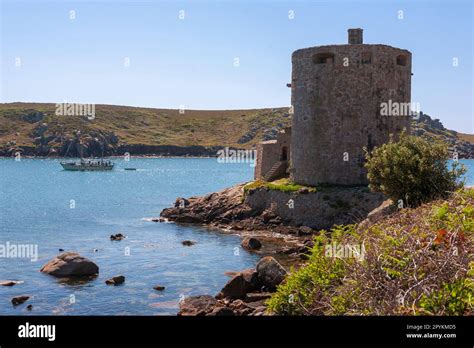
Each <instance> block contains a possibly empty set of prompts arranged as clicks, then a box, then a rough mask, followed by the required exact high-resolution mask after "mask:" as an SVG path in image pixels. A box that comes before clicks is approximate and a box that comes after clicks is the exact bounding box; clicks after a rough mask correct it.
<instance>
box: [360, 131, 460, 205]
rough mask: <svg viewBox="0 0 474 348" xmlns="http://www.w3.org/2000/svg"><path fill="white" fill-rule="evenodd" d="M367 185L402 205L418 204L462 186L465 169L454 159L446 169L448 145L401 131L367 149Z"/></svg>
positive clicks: (442, 195)
mask: <svg viewBox="0 0 474 348" xmlns="http://www.w3.org/2000/svg"><path fill="white" fill-rule="evenodd" d="M366 159H367V162H366V164H365V167H366V168H367V171H368V174H367V177H368V179H369V183H370V185H369V187H370V188H371V189H372V190H374V191H378V192H382V193H384V194H386V195H387V196H388V197H390V198H391V199H392V200H393V201H395V202H398V201H399V200H403V203H404V205H405V206H418V205H420V204H421V203H423V202H428V201H431V200H434V199H436V198H445V197H447V196H448V195H449V192H453V191H455V190H456V189H458V188H459V187H460V186H462V185H461V184H460V183H459V178H460V176H461V175H462V174H464V173H465V169H464V168H463V167H462V166H459V164H458V163H457V162H454V163H453V165H452V168H451V169H448V165H447V161H448V159H449V152H448V147H447V144H445V143H443V142H440V141H435V140H430V141H428V140H426V139H423V138H421V137H415V136H410V135H406V134H405V133H403V134H402V135H401V136H400V140H399V141H398V142H394V141H393V139H391V140H390V142H388V143H386V144H384V145H382V146H380V147H377V148H375V149H374V150H373V151H372V152H371V153H369V152H367V151H366Z"/></svg>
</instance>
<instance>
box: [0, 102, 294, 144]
mask: <svg viewBox="0 0 474 348" xmlns="http://www.w3.org/2000/svg"><path fill="white" fill-rule="evenodd" d="M34 111H40V112H43V113H44V114H45V115H47V116H46V117H45V119H44V120H42V121H41V122H39V123H43V122H46V123H47V124H48V133H49V134H61V135H70V134H71V133H72V131H73V130H76V129H80V130H81V132H82V133H83V134H86V133H88V132H90V131H91V130H98V131H107V132H114V133H115V134H116V135H118V136H119V138H120V141H121V142H124V143H129V144H146V145H177V146H189V145H203V146H213V145H222V146H236V147H237V146H238V147H242V148H243V147H250V146H251V145H253V144H255V143H257V142H258V141H261V139H262V136H263V131H264V130H265V129H268V128H271V127H273V126H275V125H277V124H281V123H283V124H289V122H290V118H289V117H288V109H287V108H278V109H259V110H222V111H219V110H217V111H196V110H186V111H185V113H184V114H180V113H179V111H178V110H171V109H151V108H136V107H127V106H113V105H97V106H96V117H95V119H94V120H88V119H87V118H85V117H78V116H56V115H55V105H54V104H31V103H8V104H0V144H5V143H7V142H8V141H11V140H15V141H16V143H17V145H19V146H21V145H32V143H33V137H32V136H31V131H32V130H33V129H34V127H35V126H37V123H29V122H27V121H25V120H23V119H22V116H24V115H26V114H28V113H31V112H34ZM251 127H253V128H256V129H257V131H256V135H255V137H254V138H253V139H252V140H250V141H249V142H247V143H245V144H238V140H239V138H240V137H241V136H243V135H244V134H246V133H247V132H248V130H249V129H250V128H251ZM18 133H19V134H18Z"/></svg>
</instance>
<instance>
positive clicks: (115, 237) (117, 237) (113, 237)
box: [110, 233, 125, 240]
mask: <svg viewBox="0 0 474 348" xmlns="http://www.w3.org/2000/svg"><path fill="white" fill-rule="evenodd" d="M124 238H125V236H124V235H123V234H122V233H117V234H111V235H110V240H122V239H124Z"/></svg>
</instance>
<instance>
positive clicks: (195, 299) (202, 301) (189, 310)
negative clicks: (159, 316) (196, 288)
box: [178, 295, 217, 316]
mask: <svg viewBox="0 0 474 348" xmlns="http://www.w3.org/2000/svg"><path fill="white" fill-rule="evenodd" d="M216 303H217V301H216V299H215V298H214V297H212V296H210V295H200V296H190V297H186V298H185V299H184V300H182V301H181V302H180V304H179V312H178V315H180V316H200V315H206V314H207V313H211V312H212V310H213V309H214V308H215V306H216Z"/></svg>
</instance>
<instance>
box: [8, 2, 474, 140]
mask: <svg viewBox="0 0 474 348" xmlns="http://www.w3.org/2000/svg"><path fill="white" fill-rule="evenodd" d="M1 2H2V4H1V33H0V37H1V49H2V52H1V60H2V67H1V68H2V69H1V73H2V75H1V79H0V81H1V101H2V102H13V101H23V102H54V103H56V102H63V101H68V102H78V103H96V104H118V105H132V106H146V107H158V108H178V107H179V106H180V105H183V106H184V107H185V108H187V109H245V108H257V107H278V106H289V104H290V89H289V88H287V87H286V83H288V82H290V76H291V53H292V52H293V51H294V50H296V49H298V48H302V47H310V46H318V45H324V44H338V43H341V44H342V43H346V42H347V29H348V28H351V27H361V28H363V29H364V42H365V43H384V44H389V45H392V46H396V47H400V48H406V49H408V50H410V51H411V52H412V53H413V73H414V75H413V77H412V101H413V102H418V103H420V105H421V109H422V110H423V111H425V112H426V113H428V114H430V115H432V116H433V117H436V118H440V119H441V120H442V121H443V123H444V124H445V125H446V126H448V127H449V128H452V129H455V130H458V131H461V132H465V133H469V132H470V133H474V117H473V104H472V97H473V71H472V61H473V43H472V41H473V24H472V21H473V5H472V3H471V1H469V0H466V1H462V0H459V1H456V0H454V1H418V0H415V1H356V0H353V1H107V0H102V1H91V0H89V1H41V0H35V1H33V0H29V1H28V0H27V1H13V0H2V1H1ZM71 10H72V11H75V19H73V20H71V19H70V11H71ZM181 10H184V19H180V18H179V15H180V11H181ZM400 10H401V11H403V19H399V18H398V17H399V14H400V13H399V11H400ZM289 11H294V18H293V19H290V18H289ZM455 57H456V58H457V59H458V61H459V65H458V66H457V67H453V64H452V63H453V58H455ZM17 58H19V59H20V60H21V65H20V66H16V65H15V62H16V61H17ZM127 58H128V59H129V61H130V65H129V66H128V67H127V66H125V64H124V63H125V60H126V59H127ZM236 58H238V60H239V66H234V65H235V64H234V63H235V59H236Z"/></svg>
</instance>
